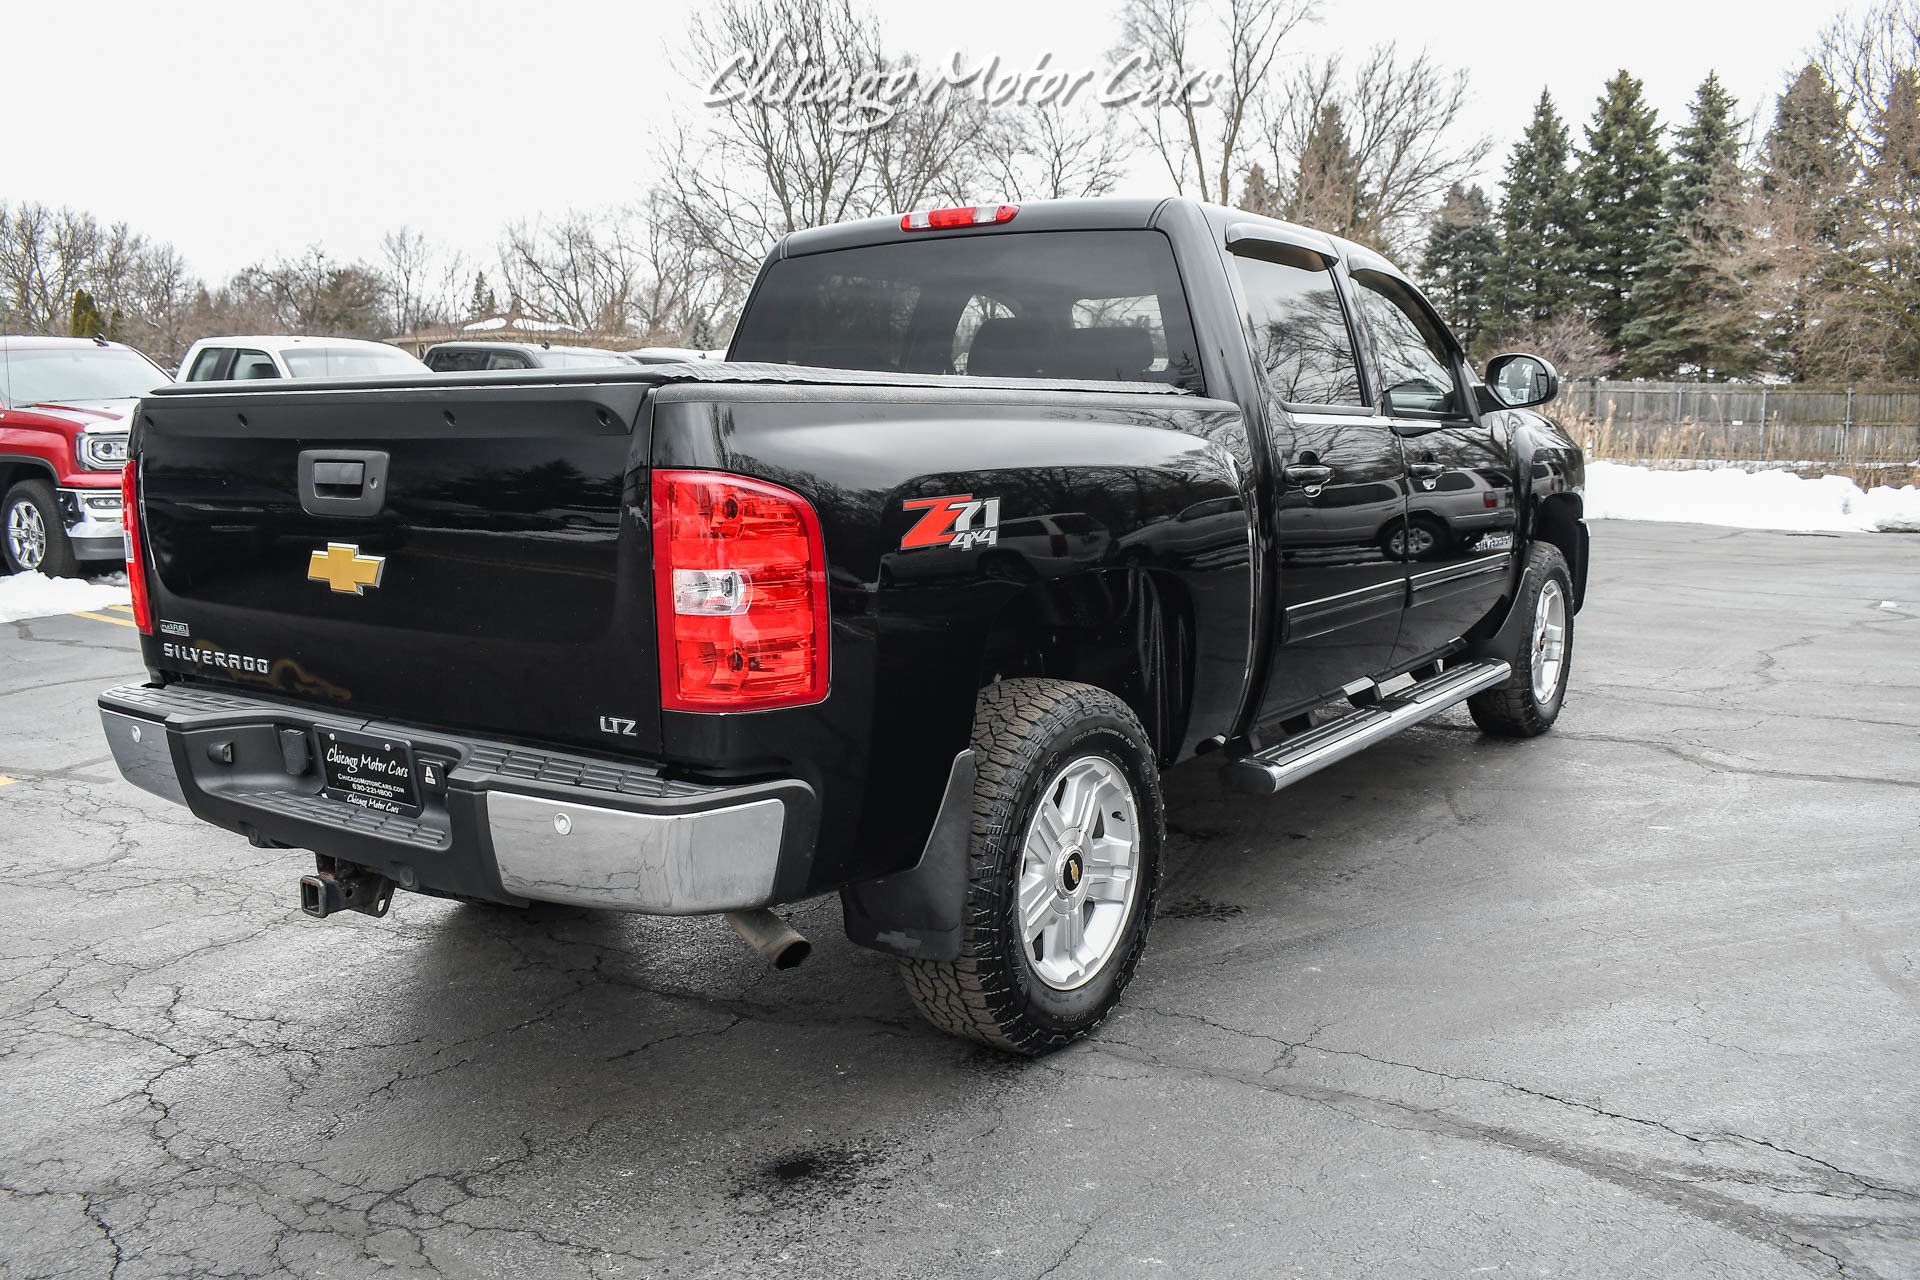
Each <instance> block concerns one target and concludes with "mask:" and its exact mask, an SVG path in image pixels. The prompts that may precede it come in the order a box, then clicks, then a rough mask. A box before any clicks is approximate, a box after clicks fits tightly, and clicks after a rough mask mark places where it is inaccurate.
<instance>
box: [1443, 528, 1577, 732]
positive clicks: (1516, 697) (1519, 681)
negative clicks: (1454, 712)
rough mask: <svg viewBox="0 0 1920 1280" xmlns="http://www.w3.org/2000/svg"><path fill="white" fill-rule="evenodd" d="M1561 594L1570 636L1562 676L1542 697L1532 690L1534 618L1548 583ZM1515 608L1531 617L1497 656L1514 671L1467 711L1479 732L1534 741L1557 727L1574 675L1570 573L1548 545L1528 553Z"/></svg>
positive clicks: (1470, 701)
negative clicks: (1506, 649) (1548, 692)
mask: <svg viewBox="0 0 1920 1280" xmlns="http://www.w3.org/2000/svg"><path fill="white" fill-rule="evenodd" d="M1548 583H1554V584H1556V585H1557V586H1558V588H1559V591H1560V598H1561V601H1562V602H1563V606H1564V613H1565V626H1566V635H1565V640H1564V648H1563V650H1562V654H1561V658H1560V672H1559V677H1558V679H1557V680H1555V682H1554V685H1553V689H1552V692H1551V693H1550V694H1549V696H1547V697H1545V698H1542V697H1540V696H1538V695H1537V694H1536V693H1535V692H1534V679H1533V677H1534V661H1535V648H1534V634H1535V632H1534V619H1535V616H1536V614H1537V612H1538V609H1539V606H1540V595H1541V593H1542V592H1543V591H1545V590H1547V584H1548ZM1513 607H1514V609H1515V610H1516V611H1517V612H1518V613H1519V615H1520V616H1521V617H1524V618H1525V619H1527V625H1526V626H1525V627H1523V628H1521V629H1520V631H1519V634H1518V635H1517V636H1516V637H1515V639H1514V643H1513V644H1512V646H1511V648H1510V651H1509V652H1506V653H1500V654H1495V655H1493V656H1495V657H1499V658H1504V659H1506V660H1507V662H1508V663H1510V664H1511V665H1512V667H1513V676H1512V678H1510V679H1509V680H1508V681H1507V682H1506V683H1505V684H1502V685H1498V686H1496V687H1495V688H1492V689H1488V690H1487V691H1486V692H1485V693H1476V694H1474V695H1473V696H1472V697H1471V698H1468V699H1467V710H1468V711H1469V712H1471V713H1472V715H1473V722H1474V723H1475V724H1477V725H1479V726H1480V728H1481V730H1482V731H1484V732H1486V733H1490V734H1493V735H1495V736H1496V737H1501V738H1534V737H1538V736H1539V735H1541V734H1543V733H1545V732H1546V731H1547V730H1548V729H1550V728H1552V727H1553V722H1554V721H1555V720H1557V719H1559V718H1560V708H1561V707H1562V706H1564V705H1565V704H1566V700H1567V680H1568V678H1569V677H1570V676H1571V675H1572V673H1573V575H1571V574H1570V573H1568V572H1567V561H1566V557H1565V556H1562V555H1561V554H1560V548H1558V547H1556V546H1554V545H1553V544H1552V543H1550V542H1536V543H1534V544H1533V545H1532V546H1531V547H1529V548H1528V549H1527V567H1526V572H1525V573H1524V574H1523V575H1522V576H1521V579H1520V598H1519V599H1518V600H1516V601H1515V602H1514V606H1513Z"/></svg>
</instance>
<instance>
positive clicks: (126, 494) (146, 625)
mask: <svg viewBox="0 0 1920 1280" xmlns="http://www.w3.org/2000/svg"><path fill="white" fill-rule="evenodd" d="M120 526H121V528H123V529H125V530H126V534H125V538H126V543H127V589H128V590H129V591H131V592H132V593H133V625H134V626H136V627H139V628H140V630H141V631H142V632H143V633H144V634H146V635H152V634H153V601H152V599H151V598H150V597H149V596H148V595H147V553H146V550H145V548H143V547H142V546H141V545H140V470H139V467H138V466H137V465H136V464H135V462H134V460H133V459H132V458H128V459H127V468H126V470H124V471H122V472H121V473H120Z"/></svg>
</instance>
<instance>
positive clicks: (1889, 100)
mask: <svg viewBox="0 0 1920 1280" xmlns="http://www.w3.org/2000/svg"><path fill="white" fill-rule="evenodd" d="M1864 177H1865V182H1864V184H1863V190H1862V192H1861V199H1860V200H1859V202H1858V207H1859V210H1860V212H1859V215H1858V216H1857V217H1856V219H1855V221H1854V228H1855V229H1854V232H1853V234H1852V235H1851V236H1849V237H1848V238H1849V240H1850V242H1851V249H1850V252H1849V254H1848V258H1849V262H1848V270H1847V272H1846V275H1845V277H1844V282H1845V284H1846V285H1847V286H1849V288H1848V289H1847V291H1846V294H1845V300H1846V303H1847V306H1848V308H1849V309H1850V310H1852V311H1855V312H1857V313H1858V315H1859V318H1860V321H1861V327H1862V328H1863V329H1865V330H1866V332H1864V333H1863V334H1862V335H1861V336H1862V339H1863V341H1862V342H1861V344H1860V348H1861V357H1862V359H1861V360H1860V368H1861V369H1862V371H1863V372H1866V373H1868V374H1870V375H1873V376H1878V377H1881V378H1898V379H1911V378H1917V377H1920V70H1917V69H1916V68H1914V67H1901V68H1900V69H1899V70H1897V71H1895V72H1894V73H1893V75H1892V77H1891V79H1890V81H1889V83H1888V86H1887V92H1886V99H1885V101H1884V102H1883V103H1881V105H1880V107H1879V108H1878V110H1876V111H1875V112H1874V114H1873V118H1872V120H1871V121H1870V124H1869V129H1868V153H1867V163H1866V170H1865V174H1864Z"/></svg>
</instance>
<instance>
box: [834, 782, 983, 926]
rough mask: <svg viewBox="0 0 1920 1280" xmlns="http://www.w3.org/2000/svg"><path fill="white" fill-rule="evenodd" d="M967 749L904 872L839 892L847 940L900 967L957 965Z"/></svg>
mask: <svg viewBox="0 0 1920 1280" xmlns="http://www.w3.org/2000/svg"><path fill="white" fill-rule="evenodd" d="M973 781H974V763H973V752H972V750H971V749H969V750H966V751H962V752H961V753H960V754H959V755H957V756H955V757H954V758H953V769H952V771H951V772H950V773H949V774H948V775H947V790H946V794H945V796H944V797H942V799H941V801H940V813H939V816H938V817H936V818H935V819H934V823H933V832H932V834H931V835H929V836H928V837H927V847H926V849H925V850H924V851H923V852H922V853H921V855H920V861H919V862H918V863H917V864H915V865H914V866H913V867H912V868H911V869H909V870H906V871H897V872H895V873H894V874H892V875H888V876H880V877H878V878H877V879H873V880H860V881H856V882H855V883H853V884H850V885H848V886H846V887H845V888H843V889H842V890H840V906H841V909H842V912H843V914H844V917H845V920H846V930H847V937H848V938H849V939H850V940H851V941H853V942H854V943H856V944H858V945H860V946H863V947H870V948H872V949H873V950H875V951H883V952H885V953H886V954H888V955H891V956H899V957H901V958H902V959H904V960H957V959H959V958H960V931H961V928H962V926H963V925H964V924H965V920H964V919H963V913H964V911H965V910H966V902H967V880H968V876H967V852H968V848H969V846H970V845H971V843H972V839H973Z"/></svg>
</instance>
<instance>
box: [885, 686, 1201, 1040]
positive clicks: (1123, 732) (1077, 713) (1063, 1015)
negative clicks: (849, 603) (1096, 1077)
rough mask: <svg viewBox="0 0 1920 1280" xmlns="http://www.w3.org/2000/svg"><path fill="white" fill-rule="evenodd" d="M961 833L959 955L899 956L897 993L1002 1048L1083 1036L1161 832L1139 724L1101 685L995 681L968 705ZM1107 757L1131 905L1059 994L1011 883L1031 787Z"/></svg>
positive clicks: (944, 1026)
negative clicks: (969, 797)
mask: <svg viewBox="0 0 1920 1280" xmlns="http://www.w3.org/2000/svg"><path fill="white" fill-rule="evenodd" d="M973 753H974V760H975V767H976V776H975V781H974V788H973V832H972V840H971V845H970V849H969V852H968V887H967V900H966V907H965V911H964V915H963V920H964V924H963V926H962V937H961V945H960V957H959V959H957V960H953V961H934V960H902V961H901V962H900V972H901V976H902V977H903V978H904V979H905V981H906V987H907V993H908V994H909V995H910V996H912V997H913V1002H914V1004H915V1005H916V1006H917V1007H918V1008H919V1010H920V1012H921V1014H922V1015H923V1016H925V1018H926V1019H927V1021H928V1022H930V1023H932V1024H933V1025H934V1026H936V1027H938V1028H939V1029H940V1030H942V1031H946V1032H949V1033H951V1034H953V1035H956V1036H961V1037H964V1038H966V1039H970V1040H977V1041H979V1042H980V1043H982V1044H987V1045H991V1046H993V1047H994V1048H997V1049H1004V1050H1008V1051H1011V1052H1013V1053H1020V1054H1026V1055H1029V1056H1038V1055H1040V1054H1043V1053H1048V1052H1051V1051H1052V1050H1054V1049H1058V1048H1060V1047H1061V1046H1063V1045H1066V1044H1069V1043H1071V1042H1072V1041H1074V1040H1076V1039H1078V1038H1080V1037H1081V1036H1083V1035H1086V1034H1087V1033H1088V1032H1089V1031H1091V1030H1093V1029H1094V1028H1095V1027H1096V1026H1098V1025H1099V1024H1100V1022H1101V1020H1102V1019H1103V1018H1105V1017H1106V1016H1107V1013H1108V1012H1109V1011H1110V1010H1111V1009H1112V1008H1113V1006H1114V1004H1115V1003H1116V1002H1117V1001H1118V1000H1119V998H1120V993H1121V992H1122V991H1123V990H1125V988H1126V985H1127V982H1128V980H1129V979H1130V978H1132V976H1133V971H1134V967H1135V966H1136V965H1137V964H1138V963H1139V961H1140V955H1141V952H1142V951H1143V950H1145V948H1146V942H1147V930H1148V927H1149V926H1150V925H1151V923H1152V921H1153V905H1154V897H1155V895H1156V894H1157V893H1158V891H1159V887H1160V854H1161V849H1162V846H1163V845H1164V843H1165V840H1166V818H1165V809H1164V805H1163V802H1162V799H1161V794H1160V772H1159V768H1158V766H1157V764H1156V762H1155V760H1154V755H1153V750H1152V747H1151V745H1150V744H1149V742H1148V739H1147V734H1146V730H1144V729H1143V728H1141V726H1140V721H1139V720H1138V719H1137V718H1136V717H1135V716H1134V714H1133V712H1132V711H1131V710H1130V709H1128V707H1127V705H1126V704H1125V703H1124V702H1122V701H1120V699H1119V698H1117V697H1115V696H1114V695H1113V694H1111V693H1108V692H1107V691H1106V690H1104V689H1097V688H1094V687H1093V686H1091V685H1084V684H1074V683H1071V682H1069V681H1065V680H1046V679H1019V680H1006V681H1002V682H1001V683H999V684H994V685H989V686H988V687H987V688H985V689H982V690H981V691H980V693H979V696H978V697H977V699H976V700H975V703H974V721H973ZM1088 755H1099V756H1102V757H1104V758H1106V759H1107V760H1109V761H1111V762H1112V763H1113V764H1115V765H1117V766H1118V767H1119V769H1120V772H1121V774H1122V775H1123V776H1124V777H1125V779H1126V781H1127V783H1128V785H1129V786H1130V787H1131V788H1132V791H1133V798H1134V805H1135V808H1136V810H1137V813H1138V820H1137V822H1136V824H1135V825H1136V827H1137V830H1138V833H1139V840H1140V850H1139V863H1138V866H1137V869H1136V873H1135V874H1136V877H1137V881H1136V883H1137V886H1138V887H1137V889H1136V891H1135V894H1134V899H1133V905H1132V907H1131V909H1130V914H1129V916H1128V919H1127V921H1126V923H1125V924H1124V925H1123V927H1122V932H1121V934H1120V937H1119V941H1118V943H1117V945H1115V947H1114V949H1113V951H1112V954H1111V955H1110V956H1109V957H1108V958H1107V960H1106V961H1105V963H1104V964H1103V965H1102V966H1101V968H1100V969H1099V970H1098V971H1096V972H1095V974H1094V976H1093V977H1092V978H1091V979H1089V980H1087V981H1086V982H1085V984H1084V985H1082V986H1080V987H1078V988H1076V989H1074V990H1071V991H1060V990H1056V989H1054V988H1052V987H1049V986H1048V985H1047V984H1046V983H1044V982H1042V981H1040V980H1039V979H1038V978H1037V976H1036V975H1035V973H1034V972H1033V969H1032V966H1031V961H1030V957H1029V956H1028V955H1027V953H1026V952H1025V950H1024V943H1023V940H1022V938H1021V936H1020V932H1019V930H1018V929H1017V928H1016V927H1015V919H1014V916H1015V883H1016V881H1017V878H1018V876H1019V868H1020V863H1021V857H1022V849H1023V845H1024V841H1025V838H1026V832H1027V827H1028V823H1029V822H1030V821H1031V819H1032V815H1033V812H1034V807H1035V805H1036V803H1037V802H1038V800H1039V795H1038V792H1039V788H1040V787H1041V786H1042V785H1043V784H1044V783H1045V782H1046V781H1047V780H1048V779H1050V778H1052V777H1053V776H1054V775H1055V773H1056V772H1057V771H1058V770H1059V769H1061V768H1062V767H1063V766H1065V765H1066V764H1068V763H1070V762H1071V761H1073V760H1076V759H1078V758H1080V757H1083V756H1088Z"/></svg>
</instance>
